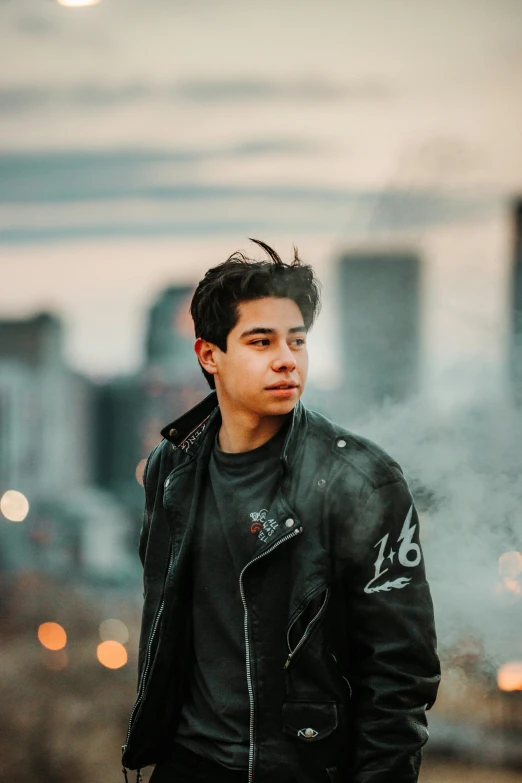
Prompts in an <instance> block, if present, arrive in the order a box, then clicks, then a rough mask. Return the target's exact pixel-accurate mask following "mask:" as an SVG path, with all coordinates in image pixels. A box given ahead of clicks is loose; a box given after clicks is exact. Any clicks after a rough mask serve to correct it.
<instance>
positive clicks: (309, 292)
mask: <svg viewBox="0 0 522 783" xmlns="http://www.w3.org/2000/svg"><path fill="white" fill-rule="evenodd" d="M251 241H252V242H255V243H256V244H257V245H259V247H261V248H263V250H264V251H265V253H266V254H267V256H268V259H267V260H265V261H255V260H254V259H252V258H248V257H247V256H246V255H245V254H244V253H242V252H240V251H237V252H235V253H233V254H232V255H231V256H229V257H228V258H227V260H226V261H224V262H223V263H222V264H218V265H217V266H213V267H212V268H211V269H209V270H208V272H207V273H206V275H205V277H204V278H203V280H200V282H199V284H198V287H197V288H196V291H195V293H194V296H193V297H192V302H191V305H190V312H191V315H192V318H193V320H194V328H195V332H196V337H201V338H202V339H203V340H207V341H208V342H210V343H214V345H217V346H218V348H220V349H221V350H222V351H223V352H226V350H227V337H228V334H229V332H230V331H231V330H232V329H233V328H234V326H235V325H236V324H237V322H238V319H239V305H240V304H241V302H249V301H252V300H253V299H263V298H265V297H269V296H272V297H277V298H279V299H292V300H293V301H294V302H295V303H296V305H297V306H298V307H299V310H300V311H301V315H302V316H303V321H304V325H305V327H306V329H307V330H308V329H310V328H311V326H312V325H313V323H314V321H315V318H316V316H317V314H318V312H319V308H320V283H319V281H318V280H317V278H316V276H315V273H314V271H313V269H312V267H311V266H309V265H308V264H303V263H302V262H301V261H300V259H299V256H298V253H297V248H296V247H294V259H293V261H292V263H291V264H286V263H284V262H283V261H282V260H281V258H280V256H279V255H278V254H277V253H276V251H275V250H273V249H272V248H271V247H269V246H268V245H266V244H265V243H264V242H261V240H259V239H251ZM201 369H202V370H203V368H201ZM203 375H204V376H205V378H206V379H207V381H208V384H209V386H210V388H211V389H215V388H216V386H215V382H214V377H213V376H212V375H211V374H210V373H208V372H206V371H205V370H203Z"/></svg>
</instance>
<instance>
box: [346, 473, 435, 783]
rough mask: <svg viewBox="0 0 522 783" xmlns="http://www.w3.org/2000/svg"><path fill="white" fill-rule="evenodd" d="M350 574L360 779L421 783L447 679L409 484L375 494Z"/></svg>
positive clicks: (361, 782)
mask: <svg viewBox="0 0 522 783" xmlns="http://www.w3.org/2000/svg"><path fill="white" fill-rule="evenodd" d="M353 535H354V538H353V541H352V544H353V551H354V559H353V561H352V564H351V567H350V569H349V571H350V573H349V576H348V577H347V581H348V584H347V589H348V595H347V605H348V607H349V614H350V617H349V623H350V627H349V629H348V631H349V634H350V638H351V640H352V642H351V647H352V655H351V657H352V662H351V669H352V678H354V679H353V686H354V700H353V707H354V724H355V733H356V743H355V748H354V761H355V764H354V779H353V780H354V783H415V782H416V781H417V779H418V774H419V767H420V761H421V748H422V746H423V745H424V743H425V742H426V741H427V739H428V729H427V720H426V713H425V711H426V709H429V708H430V707H431V706H432V704H433V703H434V701H435V698H436V695H437V689H438V685H439V680H440V665H439V659H438V656H437V651H436V634H435V624H434V616H433V604H432V600H431V595H430V590H429V586H428V583H427V581H426V574H425V569H424V561H423V555H422V549H421V546H420V542H419V519H418V516H417V511H416V509H415V505H414V503H413V500H412V497H411V494H410V492H409V489H408V486H407V484H406V482H405V481H404V480H399V481H394V482H392V483H390V484H387V485H386V486H384V487H381V488H379V489H376V490H374V491H373V492H372V493H371V495H370V496H369V497H368V499H367V501H366V503H365V505H364V507H363V509H362V512H361V513H360V515H359V519H358V521H357V523H356V525H355V529H354V530H353Z"/></svg>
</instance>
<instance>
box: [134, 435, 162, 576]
mask: <svg viewBox="0 0 522 783" xmlns="http://www.w3.org/2000/svg"><path fill="white" fill-rule="evenodd" d="M160 446H161V441H160V443H158V444H157V446H155V447H154V448H153V449H152V451H151V452H150V454H149V456H148V457H147V461H146V462H145V467H144V469H143V488H144V490H145V497H144V502H143V517H142V522H141V530H140V540H139V546H138V554H139V557H140V560H141V564H142V566H144V565H145V553H146V551H147V544H148V541H149V531H150V520H151V516H152V505H153V497H152V495H153V492H154V491H155V487H154V483H155V482H157V480H158V476H157V473H158V469H157V467H156V462H157V459H155V455H157V454H158V452H159V447H160Z"/></svg>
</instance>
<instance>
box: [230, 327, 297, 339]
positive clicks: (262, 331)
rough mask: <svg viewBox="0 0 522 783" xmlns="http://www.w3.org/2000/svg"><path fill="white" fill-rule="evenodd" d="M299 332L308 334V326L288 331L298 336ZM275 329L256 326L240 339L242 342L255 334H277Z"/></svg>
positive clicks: (292, 328)
mask: <svg viewBox="0 0 522 783" xmlns="http://www.w3.org/2000/svg"><path fill="white" fill-rule="evenodd" d="M298 332H306V326H305V325H304V324H302V325H301V326H292V327H291V328H290V329H289V330H288V334H297V333H298ZM275 333H276V330H275V329H269V328H268V327H267V326H254V327H253V328H252V329H247V331H246V332H243V334H242V335H241V336H240V339H241V340H242V339H243V338H244V337H252V335H254V334H275Z"/></svg>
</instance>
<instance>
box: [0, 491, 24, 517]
mask: <svg viewBox="0 0 522 783" xmlns="http://www.w3.org/2000/svg"><path fill="white" fill-rule="evenodd" d="M0 511H1V512H2V514H3V515H4V517H5V518H6V519H8V520H9V521H10V522H23V521H24V519H25V518H26V516H27V514H28V513H29V501H28V500H27V498H26V497H25V495H23V494H22V493H21V492H17V491H16V489H8V490H7V492H4V494H3V495H2V498H1V500H0Z"/></svg>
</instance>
